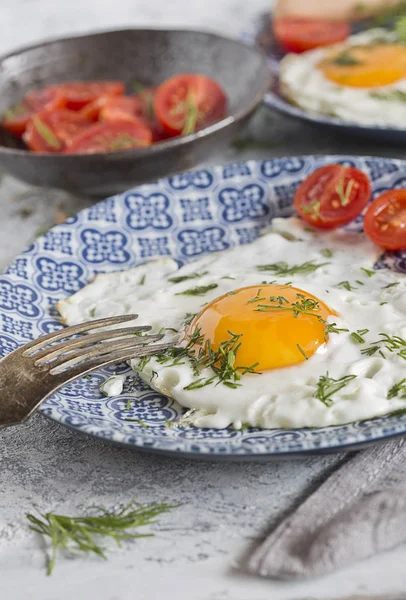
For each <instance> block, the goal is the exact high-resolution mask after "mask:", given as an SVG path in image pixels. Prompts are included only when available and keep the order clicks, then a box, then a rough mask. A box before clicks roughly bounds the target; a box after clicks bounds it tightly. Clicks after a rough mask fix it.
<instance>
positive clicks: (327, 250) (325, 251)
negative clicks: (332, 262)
mask: <svg viewBox="0 0 406 600" xmlns="http://www.w3.org/2000/svg"><path fill="white" fill-rule="evenodd" d="M320 254H321V255H322V256H325V257H326V258H331V257H332V256H333V251H332V250H330V248H323V250H320Z"/></svg>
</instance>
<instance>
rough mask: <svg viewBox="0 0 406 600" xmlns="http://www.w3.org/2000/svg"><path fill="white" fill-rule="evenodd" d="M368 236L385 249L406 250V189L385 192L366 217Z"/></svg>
mask: <svg viewBox="0 0 406 600" xmlns="http://www.w3.org/2000/svg"><path fill="white" fill-rule="evenodd" d="M364 230H365V233H366V234H367V236H368V237H369V238H370V239H371V240H372V241H373V242H374V244H377V245H378V246H380V247H381V248H385V250H406V190H404V189H400V190H390V191H388V192H384V193H383V194H381V195H380V196H378V197H377V198H375V200H374V201H373V202H372V203H371V204H370V206H369V207H368V210H367V212H366V213H365V217H364Z"/></svg>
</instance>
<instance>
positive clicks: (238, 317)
mask: <svg viewBox="0 0 406 600" xmlns="http://www.w3.org/2000/svg"><path fill="white" fill-rule="evenodd" d="M335 314H336V313H335V312H334V311H332V310H331V309H330V308H329V307H328V306H327V305H326V304H324V303H323V302H321V301H320V300H318V299H317V298H316V297H315V296H312V295H311V294H309V293H308V292H305V291H303V290H300V289H298V288H294V287H291V286H286V285H275V284H266V285H263V286H250V287H244V288H241V289H238V290H236V291H233V292H229V293H228V294H225V295H224V296H220V297H219V298H216V299H215V300H213V302H210V304H208V305H207V306H205V307H204V308H203V310H202V311H201V312H200V313H199V314H198V315H196V317H195V318H194V319H193V321H192V322H191V323H190V325H189V328H188V331H187V337H189V338H190V337H191V336H192V334H193V332H196V330H197V329H198V330H199V334H200V335H201V336H203V341H202V342H201V345H203V344H204V343H205V342H206V341H207V340H209V341H210V345H211V348H212V349H213V350H214V351H217V350H218V349H219V347H220V345H221V344H223V343H225V342H227V341H228V340H229V339H230V336H231V334H236V335H241V334H242V335H241V338H240V342H241V345H240V347H239V348H238V351H237V352H236V357H235V363H234V367H251V366H252V365H254V364H255V363H258V365H257V366H256V367H255V371H257V372H258V371H267V370H269V369H276V368H279V367H287V366H289V365H294V364H296V363H300V362H302V361H304V360H307V359H308V358H310V357H311V356H312V355H313V354H314V353H315V352H316V350H317V348H319V347H320V346H321V345H322V344H324V343H325V341H326V339H327V337H326V331H325V322H326V320H327V317H328V316H329V315H335ZM196 328H197V329H196ZM199 344H200V342H199Z"/></svg>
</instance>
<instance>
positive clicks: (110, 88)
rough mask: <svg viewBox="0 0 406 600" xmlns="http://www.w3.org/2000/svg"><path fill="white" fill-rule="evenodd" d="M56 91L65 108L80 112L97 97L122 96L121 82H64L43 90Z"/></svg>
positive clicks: (122, 85) (122, 86) (123, 88)
mask: <svg viewBox="0 0 406 600" xmlns="http://www.w3.org/2000/svg"><path fill="white" fill-rule="evenodd" d="M47 89H51V90H57V91H58V92H59V93H61V94H62V96H63V97H64V98H65V103H66V108H69V109H70V110H80V109H81V108H83V107H84V106H86V104H89V103H90V102H93V101H94V100H96V99H97V98H98V97H99V96H120V95H122V94H124V91H125V85H124V83H123V82H122V81H66V82H65V83H60V84H58V85H52V86H48V88H45V90H47Z"/></svg>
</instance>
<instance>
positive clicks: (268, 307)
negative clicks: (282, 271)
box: [253, 294, 323, 321]
mask: <svg viewBox="0 0 406 600" xmlns="http://www.w3.org/2000/svg"><path fill="white" fill-rule="evenodd" d="M269 302H270V304H257V305H256V306H257V308H254V309H253V310H254V311H255V312H273V311H281V310H284V311H286V310H288V311H292V312H293V315H294V317H295V318H296V317H298V315H300V314H302V315H311V316H313V317H317V318H318V319H319V321H323V319H322V317H320V315H316V314H314V311H318V310H320V305H319V303H318V302H317V301H316V300H313V298H306V296H304V295H303V294H296V302H291V303H289V301H288V300H287V299H286V298H285V297H284V296H271V297H270V298H269ZM286 305H288V306H286Z"/></svg>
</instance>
